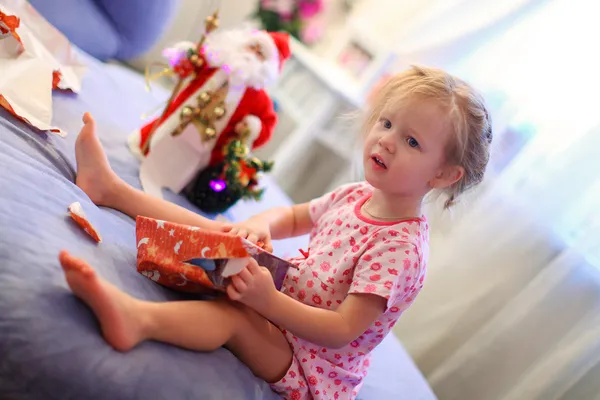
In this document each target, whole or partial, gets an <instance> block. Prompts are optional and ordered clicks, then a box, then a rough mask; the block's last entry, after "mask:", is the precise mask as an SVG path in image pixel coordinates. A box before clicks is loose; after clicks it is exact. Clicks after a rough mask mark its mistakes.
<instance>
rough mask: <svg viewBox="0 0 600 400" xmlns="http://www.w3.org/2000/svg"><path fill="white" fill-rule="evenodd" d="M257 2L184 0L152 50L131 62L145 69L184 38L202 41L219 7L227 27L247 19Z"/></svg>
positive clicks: (135, 66)
mask: <svg viewBox="0 0 600 400" xmlns="http://www.w3.org/2000/svg"><path fill="white" fill-rule="evenodd" d="M257 4H258V0H243V1H240V0H210V1H206V0H181V3H180V5H179V9H178V10H177V14H176V16H175V18H174V20H173V23H172V24H171V27H170V28H169V29H167V31H166V32H165V34H164V35H163V36H162V38H161V39H160V40H159V41H158V42H157V43H156V44H155V45H154V47H152V49H151V50H150V51H149V52H147V53H146V54H145V55H144V56H142V57H140V58H137V59H135V60H133V61H130V62H129V64H130V65H131V66H133V67H134V68H136V69H139V70H143V69H144V68H146V66H147V65H149V64H150V63H152V62H157V61H163V60H162V58H161V51H162V50H163V49H164V48H165V47H168V46H169V45H171V44H173V43H175V42H178V41H182V40H191V41H193V42H196V41H198V40H199V39H200V37H201V36H202V33H203V32H204V19H205V18H206V17H207V16H208V15H210V14H212V13H213V12H214V11H215V10H216V9H218V10H219V20H220V26H221V27H224V28H227V27H232V26H235V25H239V24H240V23H242V22H243V21H245V20H247V19H248V18H249V17H250V16H251V15H252V13H253V12H254V10H255V9H256V7H257Z"/></svg>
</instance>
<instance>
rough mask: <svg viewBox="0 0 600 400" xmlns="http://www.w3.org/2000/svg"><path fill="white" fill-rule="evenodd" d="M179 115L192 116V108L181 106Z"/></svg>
mask: <svg viewBox="0 0 600 400" xmlns="http://www.w3.org/2000/svg"><path fill="white" fill-rule="evenodd" d="M181 115H182V116H183V117H185V118H189V117H191V116H192V108H191V107H183V109H182V110H181Z"/></svg>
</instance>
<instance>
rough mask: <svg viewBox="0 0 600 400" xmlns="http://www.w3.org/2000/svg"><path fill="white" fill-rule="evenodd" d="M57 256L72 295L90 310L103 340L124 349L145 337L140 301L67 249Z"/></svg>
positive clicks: (144, 322) (143, 316)
mask: <svg viewBox="0 0 600 400" xmlns="http://www.w3.org/2000/svg"><path fill="white" fill-rule="evenodd" d="M58 258H59V260H60V264H61V265H62V268H63V270H64V272H65V278H66V279H67V283H68V284H69V287H70V288H71V290H72V291H73V294H74V295H75V296H77V297H79V298H80V299H81V300H82V301H83V302H84V303H86V304H87V305H88V306H89V307H90V308H91V309H92V311H93V312H94V314H95V315H96V318H98V321H99V322H100V326H101V328H102V334H103V336H104V339H105V340H106V341H107V342H108V343H109V344H110V345H111V346H112V347H113V348H115V349H116V350H119V351H127V350H130V349H132V348H133V347H135V346H136V345H137V344H138V343H139V342H141V341H142V340H144V339H145V335H144V332H145V330H146V327H147V326H149V325H148V324H147V323H146V319H145V318H146V313H145V312H144V310H143V303H142V302H141V301H139V300H136V299H134V298H132V297H130V296H129V295H127V294H125V293H123V292H122V291H121V290H119V289H117V288H116V287H114V286H113V285H111V284H110V283H108V282H107V281H105V280H104V279H102V278H100V277H99V276H98V275H96V272H95V271H94V270H93V269H92V267H90V266H89V265H88V264H87V263H86V262H85V261H83V260H81V259H79V258H76V257H73V256H72V255H70V254H69V253H68V252H67V251H62V252H61V253H60V254H59V256H58Z"/></svg>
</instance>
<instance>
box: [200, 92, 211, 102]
mask: <svg viewBox="0 0 600 400" xmlns="http://www.w3.org/2000/svg"><path fill="white" fill-rule="evenodd" d="M198 100H199V101H201V102H202V103H204V104H206V103H208V102H209V101H210V94H209V93H208V92H202V93H200V95H198Z"/></svg>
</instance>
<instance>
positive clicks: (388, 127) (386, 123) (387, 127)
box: [381, 119, 392, 129]
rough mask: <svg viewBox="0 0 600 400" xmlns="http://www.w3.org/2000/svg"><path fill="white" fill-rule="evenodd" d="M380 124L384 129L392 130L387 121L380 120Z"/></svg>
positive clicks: (390, 124)
mask: <svg viewBox="0 0 600 400" xmlns="http://www.w3.org/2000/svg"><path fill="white" fill-rule="evenodd" d="M381 124H382V125H383V127H384V128H385V129H392V123H391V121H390V120H389V119H382V120H381Z"/></svg>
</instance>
